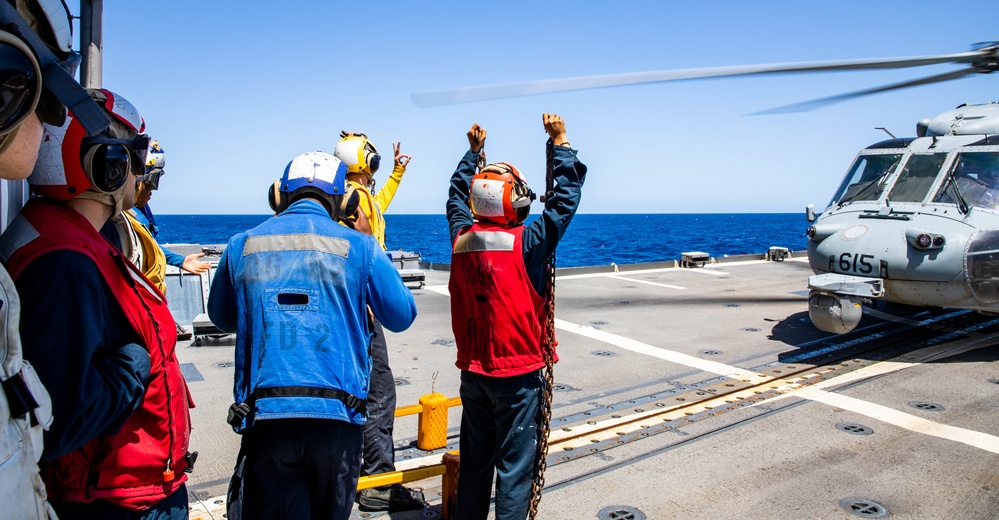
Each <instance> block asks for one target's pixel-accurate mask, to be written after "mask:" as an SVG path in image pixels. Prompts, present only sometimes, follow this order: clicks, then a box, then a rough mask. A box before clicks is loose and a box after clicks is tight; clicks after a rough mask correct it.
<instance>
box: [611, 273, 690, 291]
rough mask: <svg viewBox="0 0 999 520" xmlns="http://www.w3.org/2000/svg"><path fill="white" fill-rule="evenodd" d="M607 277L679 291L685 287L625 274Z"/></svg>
mask: <svg viewBox="0 0 999 520" xmlns="http://www.w3.org/2000/svg"><path fill="white" fill-rule="evenodd" d="M607 278H616V279H618V280H627V281H629V282H635V283H644V284H646V285H655V286H657V287H667V288H670V289H680V290H681V291H682V290H685V289H686V287H680V286H679V285H670V284H668V283H659V282H650V281H648V280H636V279H634V278H628V277H627V276H622V275H620V274H612V275H607Z"/></svg>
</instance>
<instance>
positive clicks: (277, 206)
mask: <svg viewBox="0 0 999 520" xmlns="http://www.w3.org/2000/svg"><path fill="white" fill-rule="evenodd" d="M267 204H268V205H269V206H270V207H271V210H272V211H273V212H274V213H276V214H280V213H283V212H284V210H286V209H288V194H287V193H285V192H283V191H281V180H280V179H278V180H276V181H274V184H271V185H270V187H268V188H267Z"/></svg>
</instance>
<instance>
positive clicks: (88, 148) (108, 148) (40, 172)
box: [28, 89, 149, 200]
mask: <svg viewBox="0 0 999 520" xmlns="http://www.w3.org/2000/svg"><path fill="white" fill-rule="evenodd" d="M89 92H90V96H91V97H92V98H94V100H96V101H97V102H98V103H99V104H100V105H101V107H102V108H103V109H104V111H105V112H106V113H107V114H108V115H109V116H110V118H111V127H110V128H108V129H107V130H105V131H104V132H103V133H100V134H98V135H95V136H93V137H87V135H86V131H85V130H84V128H83V126H82V125H80V123H79V122H78V121H77V119H76V117H75V116H74V114H73V113H72V112H70V113H69V117H67V118H66V122H65V123H64V124H63V125H62V126H61V127H56V126H52V125H47V124H46V125H44V129H45V131H44V135H43V137H42V146H41V148H40V149H39V151H38V162H37V163H35V169H34V171H33V172H32V174H31V177H29V178H28V182H29V183H30V184H31V186H32V189H33V190H34V191H35V193H38V194H39V195H44V196H47V197H53V198H57V199H61V200H69V199H72V198H74V197H77V196H78V195H80V194H81V193H83V192H84V191H87V190H88V189H91V188H93V189H94V190H96V191H99V192H102V193H112V192H115V191H117V190H118V189H119V188H121V187H122V186H123V185H124V184H125V181H126V180H128V174H129V171H130V170H131V171H132V172H133V173H135V174H136V175H142V174H143V173H144V169H145V165H146V154H147V151H148V148H149V136H147V135H145V134H143V133H141V132H142V131H143V130H145V128H146V123H145V121H144V120H143V119H142V116H141V115H139V111H138V110H136V109H135V107H134V106H133V105H132V104H131V103H129V102H128V100H126V99H125V98H123V97H121V96H118V95H117V94H114V93H113V92H111V91H109V90H104V89H91V90H89Z"/></svg>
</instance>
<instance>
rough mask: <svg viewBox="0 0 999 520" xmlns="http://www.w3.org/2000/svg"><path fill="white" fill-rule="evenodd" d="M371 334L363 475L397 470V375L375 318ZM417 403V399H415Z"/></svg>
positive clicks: (380, 327) (382, 333)
mask: <svg viewBox="0 0 999 520" xmlns="http://www.w3.org/2000/svg"><path fill="white" fill-rule="evenodd" d="M372 333H373V334H372V336H371V346H370V352H371V382H370V383H369V384H368V399H367V406H368V420H367V422H365V423H364V459H363V462H362V463H361V474H362V475H374V474H376V473H385V472H387V471H395V445H394V444H393V441H392V432H393V430H394V429H395V376H393V375H392V369H391V368H389V359H388V345H386V343H385V329H383V328H382V324H381V323H379V322H378V318H375V320H374V327H373V328H372ZM414 404H415V403H414Z"/></svg>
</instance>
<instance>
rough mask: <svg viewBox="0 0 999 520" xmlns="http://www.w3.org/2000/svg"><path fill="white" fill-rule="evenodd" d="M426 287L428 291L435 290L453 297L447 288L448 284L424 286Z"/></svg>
mask: <svg viewBox="0 0 999 520" xmlns="http://www.w3.org/2000/svg"><path fill="white" fill-rule="evenodd" d="M424 289H426V290H428V291H433V292H435V293H437V294H443V295H444V296H447V297H448V298H450V297H451V292H450V291H448V290H447V286H446V285H428V286H426V287H424Z"/></svg>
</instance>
